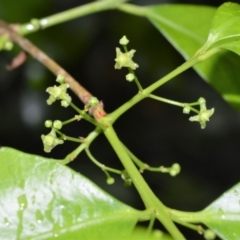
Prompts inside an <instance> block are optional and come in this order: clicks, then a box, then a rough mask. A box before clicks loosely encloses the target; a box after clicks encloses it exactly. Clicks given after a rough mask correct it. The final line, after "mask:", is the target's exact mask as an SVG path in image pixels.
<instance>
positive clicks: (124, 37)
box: [119, 35, 129, 45]
mask: <svg viewBox="0 0 240 240" xmlns="http://www.w3.org/2000/svg"><path fill="white" fill-rule="evenodd" d="M119 43H120V44H121V45H127V44H128V43H129V40H128V39H127V37H126V36H125V35H124V36H123V37H122V38H121V39H120V41H119Z"/></svg>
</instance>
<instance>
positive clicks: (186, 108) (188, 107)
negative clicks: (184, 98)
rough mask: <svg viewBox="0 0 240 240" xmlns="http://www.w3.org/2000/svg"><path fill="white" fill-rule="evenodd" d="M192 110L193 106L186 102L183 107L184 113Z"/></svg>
mask: <svg viewBox="0 0 240 240" xmlns="http://www.w3.org/2000/svg"><path fill="white" fill-rule="evenodd" d="M190 111H191V108H190V106H189V105H188V104H186V105H185V106H184V107H183V113H184V114H189V113H190Z"/></svg>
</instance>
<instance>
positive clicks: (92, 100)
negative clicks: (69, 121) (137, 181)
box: [87, 97, 99, 107]
mask: <svg viewBox="0 0 240 240" xmlns="http://www.w3.org/2000/svg"><path fill="white" fill-rule="evenodd" d="M98 104H99V100H98V99H97V98H96V97H91V98H90V99H89V100H88V103H87V105H88V106H89V107H95V106H97V105H98Z"/></svg>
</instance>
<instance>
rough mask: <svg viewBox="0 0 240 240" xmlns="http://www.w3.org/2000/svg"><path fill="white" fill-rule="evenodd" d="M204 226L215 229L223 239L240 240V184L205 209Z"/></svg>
mask: <svg viewBox="0 0 240 240" xmlns="http://www.w3.org/2000/svg"><path fill="white" fill-rule="evenodd" d="M203 214H206V217H205V218H204V219H203V220H202V222H203V223H204V224H206V225H207V226H208V227H210V228H211V229H213V230H214V231H215V232H216V233H217V234H218V236H219V237H221V239H224V240H229V239H231V240H239V239H240V183H238V184H237V185H235V186H234V187H232V188H231V189H230V190H228V191H227V192H225V193H224V194H223V195H222V196H221V197H219V198H218V199H217V200H216V201H214V202H213V203H212V204H210V205H209V206H208V207H207V208H206V209H204V211H203Z"/></svg>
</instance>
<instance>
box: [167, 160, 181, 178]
mask: <svg viewBox="0 0 240 240" xmlns="http://www.w3.org/2000/svg"><path fill="white" fill-rule="evenodd" d="M180 171H181V167H180V165H179V164H178V163H174V164H173V165H172V167H171V168H170V170H169V174H170V175H171V176H172V177H175V176H176V175H177V174H179V173H180Z"/></svg>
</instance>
